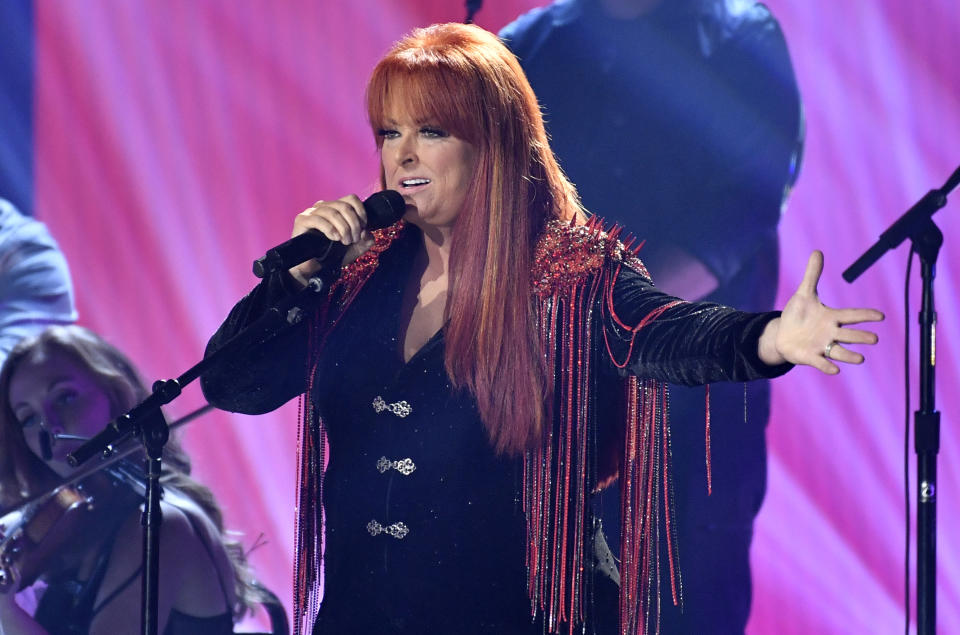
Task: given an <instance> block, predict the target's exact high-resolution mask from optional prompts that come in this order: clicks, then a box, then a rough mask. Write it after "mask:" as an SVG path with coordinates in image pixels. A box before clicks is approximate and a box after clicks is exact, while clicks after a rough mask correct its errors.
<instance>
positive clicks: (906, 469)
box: [903, 243, 914, 635]
mask: <svg viewBox="0 0 960 635" xmlns="http://www.w3.org/2000/svg"><path fill="white" fill-rule="evenodd" d="M913 254H914V247H913V243H910V254H909V255H908V256H907V280H906V282H905V283H904V288H903V317H904V319H903V329H904V337H903V349H904V350H903V379H904V384H905V386H904V403H905V404H906V406H905V410H904V421H903V423H904V425H903V494H904V502H905V505H904V516H905V518H906V528H907V531H906V536H907V539H906V542H905V543H904V547H905V548H904V558H903V562H904V586H903V605H904V607H905V609H906V610H905V613H906V623H905V624H904V627H903V632H904V635H910V270H911V269H912V267H913Z"/></svg>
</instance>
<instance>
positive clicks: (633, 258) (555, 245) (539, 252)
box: [532, 216, 650, 298]
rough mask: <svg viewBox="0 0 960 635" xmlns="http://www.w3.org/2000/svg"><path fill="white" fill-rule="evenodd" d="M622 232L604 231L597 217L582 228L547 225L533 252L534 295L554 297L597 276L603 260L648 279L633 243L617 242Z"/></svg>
mask: <svg viewBox="0 0 960 635" xmlns="http://www.w3.org/2000/svg"><path fill="white" fill-rule="evenodd" d="M620 233H621V228H620V227H619V226H616V225H615V226H613V227H612V228H611V229H609V230H606V229H604V227H603V221H601V220H599V219H598V218H597V217H596V216H594V217H592V218H591V219H590V220H589V221H587V223H586V224H585V225H576V224H574V222H572V221H571V222H567V221H562V220H553V221H550V222H549V223H547V226H546V229H544V232H543V235H542V236H541V237H540V240H539V242H538V243H537V247H536V250H535V251H534V264H533V272H532V274H533V280H532V283H533V292H534V293H535V294H536V295H537V296H539V297H541V298H544V297H549V296H553V295H557V293H558V292H562V291H563V290H565V289H569V288H571V287H574V286H576V285H578V284H581V283H583V281H584V280H585V279H586V278H588V277H590V276H592V275H594V274H596V273H597V272H598V271H599V270H600V268H601V267H602V266H603V263H604V262H605V261H606V260H610V261H612V262H616V263H624V264H626V265H628V266H629V267H631V268H633V269H636V270H637V271H639V272H640V273H641V274H642V275H644V276H646V277H648V278H649V277H650V274H649V273H648V272H647V269H646V267H644V266H643V263H642V262H640V259H639V258H638V257H637V251H639V249H640V247H642V246H643V243H642V242H641V243H639V244H637V245H636V246H634V244H635V239H634V238H632V237H629V238H628V239H627V241H626V243H624V242H621V241H620V240H619V236H620Z"/></svg>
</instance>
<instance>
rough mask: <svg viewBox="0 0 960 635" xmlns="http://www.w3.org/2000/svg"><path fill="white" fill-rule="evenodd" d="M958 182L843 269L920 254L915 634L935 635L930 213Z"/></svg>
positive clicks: (936, 433)
mask: <svg viewBox="0 0 960 635" xmlns="http://www.w3.org/2000/svg"><path fill="white" fill-rule="evenodd" d="M958 183H960V168H957V169H956V171H954V173H953V174H952V175H951V176H950V178H949V179H947V182H946V183H945V184H944V186H943V187H942V188H940V189H937V190H930V191H929V192H927V194H926V195H925V196H924V197H923V198H922V199H920V201H919V202H917V204H916V205H914V206H913V207H911V208H910V209H909V210H907V212H906V213H905V214H904V215H903V216H901V217H900V218H899V219H897V221H896V222H895V223H894V224H893V225H891V226H890V227H889V228H888V229H887V230H886V231H885V232H883V234H882V235H881V236H880V239H879V240H878V241H877V242H876V243H874V245H873V246H872V247H870V249H868V250H867V251H866V252H865V253H864V254H863V255H862V256H860V258H859V259H857V261H856V262H855V263H853V265H851V266H850V267H849V268H848V269H847V270H846V271H844V272H843V278H844V280H846V281H847V282H853V281H854V280H856V279H857V277H859V276H860V274H861V273H863V272H864V271H866V270H867V269H868V268H870V266H871V265H873V263H874V262H876V261H877V260H878V259H879V258H880V257H881V256H883V254H885V253H886V252H887V251H889V250H890V249H893V248H895V247H897V246H898V245H899V244H900V243H902V242H903V241H904V240H905V239H906V238H910V240H911V242H912V243H913V249H914V250H915V251H916V252H917V254H919V256H920V264H921V277H922V280H923V300H922V305H921V307H920V316H919V317H920V409H919V410H917V411H916V412H915V413H914V449H915V451H916V453H917V634H918V635H934V633H935V631H936V624H937V586H936V584H937V565H936V556H937V453H938V452H939V451H940V413H939V412H937V410H936V403H935V395H934V388H935V385H936V363H937V352H936V323H937V311H936V306H935V302H934V296H933V279H934V277H936V265H937V255H938V254H939V252H940V246H941V245H942V244H943V234H942V233H941V231H940V229H939V228H938V227H937V225H936V223H934V222H933V218H932V216H933V214H934V213H936V212H937V210H939V209H940V208H942V207H944V206H945V205H946V204H947V195H948V194H949V193H950V192H951V191H952V190H953V188H955V187H956V186H957V184H958Z"/></svg>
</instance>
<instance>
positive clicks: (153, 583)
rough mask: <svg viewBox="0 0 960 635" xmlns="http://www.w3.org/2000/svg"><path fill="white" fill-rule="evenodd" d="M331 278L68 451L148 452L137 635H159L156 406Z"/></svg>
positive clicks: (301, 310) (162, 429) (283, 322)
mask: <svg viewBox="0 0 960 635" xmlns="http://www.w3.org/2000/svg"><path fill="white" fill-rule="evenodd" d="M328 284H329V276H325V277H321V276H315V277H313V278H311V279H310V282H309V284H308V285H307V286H306V287H305V288H304V289H302V290H301V291H299V292H298V293H296V294H294V295H292V296H290V297H289V298H286V299H284V300H283V301H282V302H280V303H279V304H278V305H277V306H275V307H272V308H271V309H269V310H268V311H267V312H266V313H265V314H264V315H263V316H261V317H260V318H259V319H258V320H256V321H255V322H253V323H252V324H250V325H249V326H248V327H247V328H246V329H244V330H243V331H241V332H240V333H238V334H237V335H236V336H234V337H233V338H231V339H230V340H229V341H228V342H227V343H226V344H225V345H224V346H223V347H222V348H220V349H218V350H217V351H216V352H214V353H213V354H211V355H209V356H208V357H205V358H204V359H203V360H201V361H200V362H199V363H197V364H195V365H194V366H192V367H191V368H189V369H188V370H187V371H186V372H185V373H183V374H182V375H180V376H179V377H177V378H176V379H167V380H163V381H157V382H156V383H154V384H153V392H152V394H151V395H150V396H149V397H147V398H146V399H144V400H143V401H142V402H140V403H139V404H137V405H136V406H134V407H133V408H131V409H130V410H129V411H128V412H126V413H125V414H123V415H121V416H119V417H117V418H116V419H114V420H113V421H111V422H110V423H109V424H107V426H106V427H105V428H104V429H103V430H101V431H100V432H98V433H97V435H96V436H94V437H93V438H92V439H90V440H89V441H87V442H86V443H84V444H83V445H82V446H80V447H79V448H77V449H76V450H75V451H74V452H72V453H71V454H70V455H68V457H67V460H68V461H69V463H70V464H71V465H73V466H74V467H76V466H79V465H81V464H83V463H85V462H86V461H88V460H90V459H91V458H93V457H94V456H96V455H98V454H102V453H110V452H112V448H113V446H114V445H115V444H118V443H119V442H121V441H122V440H124V439H126V438H127V437H129V436H131V435H133V436H137V437H139V438H140V440H141V442H142V443H143V446H144V448H145V449H146V452H147V487H146V489H147V491H146V495H145V499H146V501H145V505H144V513H143V517H142V519H141V524H143V527H144V529H143V577H142V581H143V582H142V585H143V586H142V591H141V602H142V604H141V612H140V617H141V628H142V630H141V633H142V635H157V632H158V628H159V624H158V608H157V602H158V590H159V588H158V586H159V579H160V525H161V523H162V518H161V512H160V498H161V496H162V491H161V487H160V470H161V467H162V465H161V454H162V453H163V447H164V445H165V444H166V442H167V439H168V438H169V436H170V429H169V427H168V426H167V422H166V420H165V419H164V417H163V414H162V413H161V411H160V408H161V407H162V406H164V405H166V404H168V403H170V402H171V401H173V400H174V399H176V398H177V396H179V395H180V393H181V392H182V390H183V387H184V386H186V385H187V384H189V383H190V382H192V381H193V380H195V379H197V378H198V377H199V376H200V375H202V374H203V373H204V372H205V371H207V370H208V369H210V368H212V367H215V366H216V365H217V364H218V363H220V362H221V360H223V359H225V358H226V357H228V356H231V355H236V354H238V353H240V352H242V351H244V350H246V349H248V348H252V347H253V346H256V345H259V344H262V343H264V342H266V341H268V340H270V339H272V338H274V337H276V336H277V335H279V334H280V333H281V332H283V331H284V330H286V329H287V328H290V327H291V326H293V325H295V324H298V323H299V322H300V321H302V319H303V317H304V315H306V313H307V312H308V311H310V310H312V309H314V308H316V307H317V306H319V304H320V303H321V302H322V300H323V298H324V296H325V292H326V290H327V288H328Z"/></svg>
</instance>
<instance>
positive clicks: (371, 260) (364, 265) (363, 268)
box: [334, 220, 406, 292]
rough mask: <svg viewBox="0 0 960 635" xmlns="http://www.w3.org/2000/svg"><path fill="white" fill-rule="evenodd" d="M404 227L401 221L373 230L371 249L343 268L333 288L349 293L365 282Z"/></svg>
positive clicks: (404, 223) (404, 224)
mask: <svg viewBox="0 0 960 635" xmlns="http://www.w3.org/2000/svg"><path fill="white" fill-rule="evenodd" d="M404 227H406V222H404V221H402V220H401V221H399V222H397V223H394V224H393V225H391V226H390V227H385V228H383V229H376V230H374V231H373V232H372V233H373V241H374V242H373V247H371V248H370V249H368V250H367V251H365V252H364V253H363V255H361V256H360V257H359V258H357V259H356V260H354V261H353V262H351V263H350V264H349V265H347V266H346V267H344V268H343V270H342V271H341V272H340V277H339V278H338V279H337V282H336V283H335V285H334V288H336V287H345V288H346V289H347V292H349V291H350V290H352V289H353V288H354V287H355V286H356V285H357V284H359V283H362V282H364V281H366V279H367V278H368V277H369V275H370V274H371V273H372V272H373V270H374V269H376V268H377V264H378V263H379V261H380V254H382V253H383V252H385V251H386V250H387V249H389V247H390V245H391V244H393V241H394V240H396V239H397V237H398V236H400V234H401V233H402V232H403V229H404Z"/></svg>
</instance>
